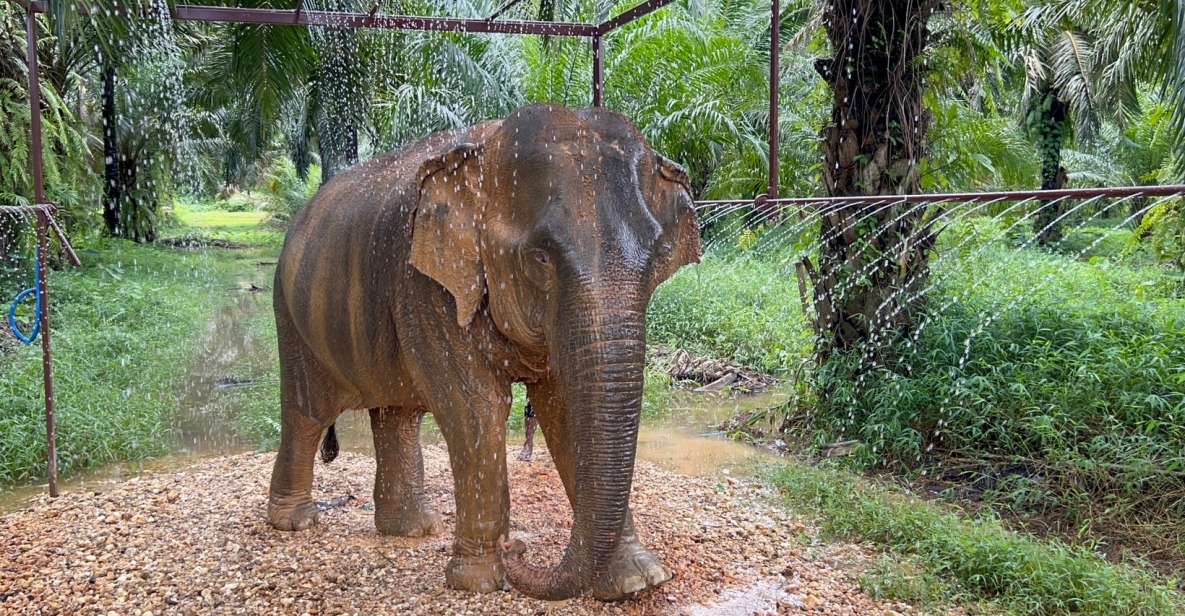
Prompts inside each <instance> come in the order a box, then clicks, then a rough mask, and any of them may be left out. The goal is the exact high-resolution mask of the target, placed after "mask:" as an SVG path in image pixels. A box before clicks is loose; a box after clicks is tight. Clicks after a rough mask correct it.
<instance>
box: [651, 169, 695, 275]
mask: <svg viewBox="0 0 1185 616" xmlns="http://www.w3.org/2000/svg"><path fill="white" fill-rule="evenodd" d="M655 156H656V158H657V159H658V180H657V183H658V186H657V189H656V191H655V192H656V193H657V194H656V196H655V197H656V201H657V203H658V204H659V208H661V210H662V212H663V214H664V215H663V216H662V217H661V220H664V221H665V223H664V224H665V225H669V226H670V227H671V229H670V230H669V231H667V232H665V233H664V234H663V235H665V236H667V237H671V238H673V239H671V240H670V241H669V249H668V250H667V251H665V252H664V254H663V255H662V256H661V257H660V259H659V262H658V265H657V267H656V268H655V271H654V285H653V286H655V287H657V286H658V285H660V284H662V283H663V281H665V280H666V279H668V278H670V277H671V276H674V275H675V272H677V271H679V268H681V267H683V266H684V265H690V264H692V263H699V260H700V256H701V253H702V249H701V247H700V239H699V221H698V220H697V219H696V216H695V208H694V207H693V206H692V201H691V182H690V181H689V180H688V177H687V171H685V170H684V169H683V167H681V166H680V165H679V164H678V163H676V162H674V161H672V160H670V159H669V158H667V157H665V156H662V155H658V154H656V155H655Z"/></svg>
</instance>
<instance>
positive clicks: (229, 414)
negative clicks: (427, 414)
mask: <svg viewBox="0 0 1185 616" xmlns="http://www.w3.org/2000/svg"><path fill="white" fill-rule="evenodd" d="M266 291H267V290H266V289H264V288H262V286H261V285H260V284H259V281H258V280H251V279H244V280H240V281H238V285H237V287H235V288H231V289H228V295H229V297H230V301H229V302H227V304H226V305H225V306H223V307H222V308H221V309H219V310H218V312H217V313H216V314H215V315H214V318H213V319H211V321H210V323H209V324H208V325H207V326H206V329H205V331H204V332H203V334H202V336H201V337H200V338H199V342H198V344H197V347H196V348H195V350H194V351H195V355H196V357H197V359H196V360H195V361H194V362H193V363H192V364H191V365H190V366H188V367H187V372H186V375H185V378H184V379H183V380H182V381H181V391H180V392H179V395H178V406H177V415H176V420H175V422H176V423H175V426H174V427H175V430H174V432H173V434H172V435H169V436H167V437H162V438H168V439H169V445H168V448H169V450H170V451H169V453H168V454H167V455H165V456H162V457H159V458H154V459H151V460H143V461H134V462H124V463H117V464H109V465H105V466H101V467H97V468H93V469H88V470H85V471H82V472H79V473H76V474H74V475H72V476H70V477H69V478H67V479H65V480H63V481H62V482H61V488H62V491H63V492H65V493H69V492H80V491H103V490H104V488H105V487H107V486H110V485H112V484H113V483H117V482H121V481H125V480H127V479H130V478H132V477H137V476H140V475H143V474H154V473H160V472H168V471H173V470H177V469H180V468H183V467H186V466H188V465H191V464H193V463H194V462H195V461H197V460H200V459H204V458H210V457H218V456H225V455H231V454H237V453H244V452H248V451H253V450H255V449H256V448H257V447H258V443H256V442H250V441H248V440H247V439H245V438H244V436H243V435H242V433H241V432H240V427H239V424H238V419H239V412H240V411H239V408H238V404H239V402H238V401H240V400H241V399H242V397H241V396H236V395H227V394H228V393H239V392H245V393H246V395H254V393H255V390H256V389H259V390H261V391H263V389H262V388H263V387H264V386H268V385H271V386H273V387H274V381H275V378H276V377H275V372H276V370H275V362H276V352H275V341H274V340H272V339H268V338H266V337H261V336H259V335H258V334H257V333H256V332H253V330H252V328H251V327H250V323H251V321H252V320H253V319H259V318H266V317H267V316H269V315H270V312H271V293H270V292H266ZM268 380H270V381H271V383H268V382H267V381H268ZM787 397H788V394H787V393H786V392H785V391H782V390H778V389H774V390H770V391H767V392H764V393H761V394H753V395H732V394H729V393H696V392H692V391H685V390H677V391H674V392H672V393H671V397H670V406H669V410H668V412H666V413H664V414H663V416H662V418H660V419H653V420H647V421H646V422H644V424H643V427H642V430H641V433H640V434H639V436H638V457H639V459H641V460H646V461H649V462H653V463H655V464H658V465H659V466H662V467H664V468H666V469H669V470H671V471H674V472H678V473H680V474H683V475H688V476H710V475H732V474H744V473H747V472H748V471H749V470H751V469H752V468H753V467H754V466H755V465H754V463H755V462H757V461H760V460H762V459H769V457H770V456H771V454H769V453H768V452H766V451H764V450H760V449H757V448H754V447H750V446H748V445H745V444H743V443H738V442H735V441H730V440H727V439H725V438H724V436H723V434H721V433H719V432H718V431H717V427H718V426H719V425H720V424H722V423H723V422H724V421H725V420H727V419H729V418H730V417H732V416H734V415H736V414H737V413H739V412H742V411H746V410H755V409H762V408H769V407H772V406H776V405H777V404H779V403H781V402H783V401H785V400H786V399H787ZM276 414H277V415H278V414H279V408H278V407H277V409H276ZM337 434H338V440H339V442H340V444H341V448H342V449H343V450H344V451H349V452H354V453H361V454H364V455H369V456H373V455H374V444H373V441H372V439H371V432H370V418H369V415H368V414H367V412H366V411H350V412H347V413H345V414H344V415H342V416H341V417H340V418H339V419H338V422H337ZM537 438H538V442H542V435H538V436H537ZM422 440H423V441H424V442H425V443H439V442H442V439H441V437H440V433H439V431H437V429H436V428H435V426H434V425H432V422H431V418H427V419H426V421H425V424H424V430H423V435H422ZM511 440H512V442H514V443H516V444H517V443H521V442H522V433H521V432H518V433H514V434H512V435H511ZM45 491H46V485H45V484H44V483H41V484H30V485H19V486H10V487H7V488H4V489H3V490H2V491H0V513H6V512H9V511H14V510H16V509H20V508H21V507H23V506H24V504H25V503H26V502H27V501H28V500H29V499H30V498H32V497H34V496H38V495H40V494H44V493H45Z"/></svg>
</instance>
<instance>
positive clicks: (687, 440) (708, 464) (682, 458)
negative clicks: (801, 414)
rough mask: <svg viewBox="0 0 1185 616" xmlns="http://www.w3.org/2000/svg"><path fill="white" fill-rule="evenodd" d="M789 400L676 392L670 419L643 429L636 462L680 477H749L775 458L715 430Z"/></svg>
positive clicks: (776, 394) (774, 393) (772, 394)
mask: <svg viewBox="0 0 1185 616" xmlns="http://www.w3.org/2000/svg"><path fill="white" fill-rule="evenodd" d="M789 397H790V396H789V393H788V392H787V391H786V390H784V389H771V390H769V391H766V392H764V393H760V394H751V395H729V394H727V393H696V392H692V391H683V390H679V391H675V392H673V393H672V396H671V404H670V410H669V412H668V413H667V414H666V416H665V417H664V418H662V419H659V420H655V421H651V422H646V423H644V424H643V426H642V430H641V432H640V433H639V434H638V458H639V459H642V460H646V461H648V462H653V463H655V464H657V465H659V466H662V467H663V468H666V469H668V470H671V471H674V472H677V473H680V474H682V475H690V476H712V475H718V474H719V475H730V474H745V473H748V472H750V471H751V470H752V469H753V468H754V466H756V463H758V462H761V461H766V460H772V459H773V454H772V453H770V452H768V451H766V450H764V449H758V448H756V447H752V446H749V445H746V444H744V443H740V442H737V441H733V440H729V439H727V438H725V437H724V435H723V434H721V433H720V432H719V431H718V430H717V427H718V426H720V424H722V423H724V422H725V421H727V420H728V419H730V418H732V417H734V416H736V415H737V414H739V413H741V412H744V411H753V410H760V409H766V408H771V407H774V406H777V405H779V404H781V403H782V402H785V401H786V400H787V399H789Z"/></svg>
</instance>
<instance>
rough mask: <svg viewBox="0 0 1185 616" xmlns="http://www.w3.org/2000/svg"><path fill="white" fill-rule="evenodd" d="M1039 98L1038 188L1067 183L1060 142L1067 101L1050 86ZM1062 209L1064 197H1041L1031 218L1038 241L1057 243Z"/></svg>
mask: <svg viewBox="0 0 1185 616" xmlns="http://www.w3.org/2000/svg"><path fill="white" fill-rule="evenodd" d="M1040 96H1041V100H1039V101H1038V103H1037V104H1038V105H1039V107H1038V116H1037V125H1036V126H1035V127H1034V128H1035V129H1036V131H1037V151H1038V153H1039V154H1040V156H1041V190H1057V189H1061V188H1065V187H1066V169H1065V167H1062V146H1063V145H1064V144H1065V142H1066V136H1067V134H1068V133H1069V128H1070V127H1069V125H1068V120H1069V113H1068V109H1067V107H1066V104H1065V103H1064V102H1062V100H1061V99H1060V98H1058V97H1057V94H1056V93H1054V92H1053V91H1052V90H1051V89H1046V90H1044V91H1043V92H1042V93H1041V95H1040ZM1064 209H1065V201H1064V200H1062V201H1042V202H1041V209H1040V210H1038V211H1037V216H1036V217H1034V219H1033V231H1034V232H1035V233H1036V234H1037V243H1038V244H1041V245H1042V246H1048V245H1050V244H1056V243H1057V242H1059V241H1061V239H1062V221H1061V220H1058V217H1060V216H1061V215H1062V212H1063V211H1064Z"/></svg>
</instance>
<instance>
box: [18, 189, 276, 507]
mask: <svg viewBox="0 0 1185 616" xmlns="http://www.w3.org/2000/svg"><path fill="white" fill-rule="evenodd" d="M180 213H181V216H180V219H181V221H182V224H187V225H202V226H198V227H192V226H186V227H183V228H175V229H173V231H174V232H184V233H206V234H209V235H210V236H212V237H216V236H219V235H222V236H228V237H238V238H240V239H249V238H258V239H259V240H260V243H261V244H263V245H264V248H252V249H247V250H233V251H228V250H201V251H191V250H178V249H172V248H166V247H163V246H162V247H158V246H151V245H138V244H133V243H130V242H126V241H123V240H97V241H95V242H93V243H91V244H89V245H86V246H82V247H80V250H79V252H80V256H81V258H82V261H83V267H82V268H80V269H71V268H67V269H63V270H60V271H53V272H51V273H50V278H49V279H50V298H51V305H52V317H53V322H52V325H53V347H54V369H55V381H56V382H55V385H56V396H55V401H56V403H57V404H56V406H57V436H58V457H59V468H60V470H61V472H62V473H63V474H64V475H68V474H70V473H73V472H75V471H78V470H80V469H83V468H87V467H92V466H96V465H101V464H106V463H110V462H116V461H125V460H136V459H144V458H149V457H154V456H159V455H162V454H164V453H167V452H169V451H170V450H171V448H173V447H174V446H175V442H174V439H175V427H174V422H173V417H174V414H175V413H176V410H177V404H178V398H179V392H180V390H181V388H182V385H183V379H184V377H185V374H186V367H187V366H188V365H189V363H190V362H192V361H193V360H194V359H195V347H196V342H197V340H198V338H199V337H200V335H201V333H202V330H203V328H204V326H205V325H206V324H207V323H208V322H209V320H210V318H211V316H212V315H213V314H214V312H215V311H216V310H217V309H219V308H220V307H221V306H222V305H223V304H225V303H228V302H230V301H232V298H233V296H232V295H231V293H232V291H231V288H232V287H233V286H235V283H236V277H237V275H239V274H240V273H241V272H243V271H244V270H245V269H247V268H252V269H254V268H256V267H257V266H256V262H257V261H258V260H259V259H262V258H272V256H273V255H274V248H273V247H274V246H276V245H278V239H276V238H277V234H276V233H275V232H274V231H268V230H266V229H264V230H260V229H259V224H258V223H259V220H260V215H259V214H257V213H253V212H236V213H226V212H220V211H214V210H210V211H206V212H193V214H192V216H191V215H190V212H188V211H186V210H184V209H182V210H181V212H180ZM5 353H6V354H5V355H4V356H3V361H2V362H0V484H4V483H11V482H15V481H26V480H31V479H35V478H40V477H43V476H44V473H45V419H44V410H43V402H42V378H41V353H40V345H34V346H31V347H17V348H15V349H11V350H9V351H5Z"/></svg>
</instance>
